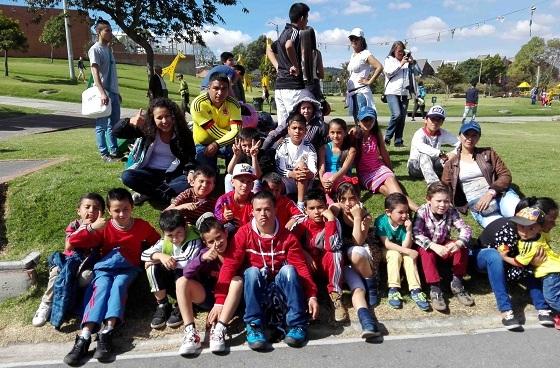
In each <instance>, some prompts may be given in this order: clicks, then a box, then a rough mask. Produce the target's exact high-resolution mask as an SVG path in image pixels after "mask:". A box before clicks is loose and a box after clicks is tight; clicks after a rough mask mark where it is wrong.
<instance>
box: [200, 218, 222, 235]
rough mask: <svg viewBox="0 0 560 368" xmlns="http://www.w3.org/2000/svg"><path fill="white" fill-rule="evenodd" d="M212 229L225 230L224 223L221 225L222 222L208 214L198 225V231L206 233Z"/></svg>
mask: <svg viewBox="0 0 560 368" xmlns="http://www.w3.org/2000/svg"><path fill="white" fill-rule="evenodd" d="M212 229H216V230H220V231H225V229H224V225H222V223H221V222H220V221H218V219H216V218H215V217H214V216H210V217H208V218H205V219H204V220H203V221H202V223H201V224H200V226H199V227H198V232H199V233H200V235H202V234H207V233H209V232H210V231H211V230H212Z"/></svg>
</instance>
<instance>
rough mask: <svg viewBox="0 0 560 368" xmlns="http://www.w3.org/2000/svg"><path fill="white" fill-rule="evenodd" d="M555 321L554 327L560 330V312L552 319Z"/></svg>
mask: <svg viewBox="0 0 560 368" xmlns="http://www.w3.org/2000/svg"><path fill="white" fill-rule="evenodd" d="M552 320H553V321H554V328H555V329H557V330H560V314H557V315H555V316H554V318H553V319H552Z"/></svg>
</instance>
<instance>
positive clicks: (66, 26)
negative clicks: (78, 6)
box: [62, 0, 76, 80]
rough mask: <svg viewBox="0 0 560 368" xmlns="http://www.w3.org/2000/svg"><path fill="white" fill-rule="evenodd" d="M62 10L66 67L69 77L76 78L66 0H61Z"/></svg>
mask: <svg viewBox="0 0 560 368" xmlns="http://www.w3.org/2000/svg"><path fill="white" fill-rule="evenodd" d="M62 11H63V13H64V30H65V31H66V50H67V51H68V69H69V71H70V79H72V80H74V79H76V74H74V53H73V51H72V32H70V15H69V14H68V10H67V9H66V0H62Z"/></svg>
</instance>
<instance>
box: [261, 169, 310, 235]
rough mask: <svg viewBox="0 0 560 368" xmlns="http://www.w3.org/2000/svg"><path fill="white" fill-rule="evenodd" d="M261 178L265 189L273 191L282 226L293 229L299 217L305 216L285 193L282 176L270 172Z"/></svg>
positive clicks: (277, 213)
mask: <svg viewBox="0 0 560 368" xmlns="http://www.w3.org/2000/svg"><path fill="white" fill-rule="evenodd" d="M261 180H262V183H263V189H265V190H268V191H269V192H270V193H272V195H273V196H274V199H275V200H276V218H277V219H278V221H279V222H280V226H282V227H285V228H286V229H288V230H289V229H291V228H292V226H293V225H294V224H295V223H296V222H297V221H298V220H299V219H301V218H303V213H302V212H301V210H300V209H299V208H298V207H297V206H296V204H295V203H294V201H292V200H291V199H290V198H288V196H287V195H285V194H284V191H285V188H284V182H283V181H282V177H281V176H280V174H278V173H275V172H269V173H268V174H266V175H265V176H263V177H262V179H261Z"/></svg>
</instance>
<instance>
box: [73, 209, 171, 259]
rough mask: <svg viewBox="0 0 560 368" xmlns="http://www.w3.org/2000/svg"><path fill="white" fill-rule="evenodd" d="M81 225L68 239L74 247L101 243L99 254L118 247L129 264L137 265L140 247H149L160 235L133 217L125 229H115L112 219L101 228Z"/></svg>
mask: <svg viewBox="0 0 560 368" xmlns="http://www.w3.org/2000/svg"><path fill="white" fill-rule="evenodd" d="M89 228H90V227H89V226H88V227H87V229H86V228H85V227H82V228H81V229H79V230H78V231H76V232H75V233H74V234H72V236H71V237H70V238H68V241H69V242H70V245H72V246H73V247H75V248H89V247H91V244H101V248H100V250H101V256H104V255H106V254H107V253H109V252H110V251H111V250H112V249H113V248H116V247H120V252H121V254H122V255H123V257H124V258H126V260H127V261H128V262H130V264H132V265H135V266H139V265H140V255H141V254H142V247H146V248H147V247H151V246H152V245H154V244H155V243H156V242H157V241H158V240H159V239H160V238H161V236H160V235H159V233H158V232H157V231H156V230H155V229H154V228H153V227H152V225H150V224H149V223H148V222H147V221H144V220H142V219H137V218H135V219H134V224H133V225H132V227H131V228H130V229H128V230H127V231H123V230H120V229H117V228H116V227H115V226H114V225H113V222H112V221H109V222H108V223H107V226H105V228H104V229H102V230H94V231H91V232H90V231H89V230H88V229H89Z"/></svg>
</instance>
